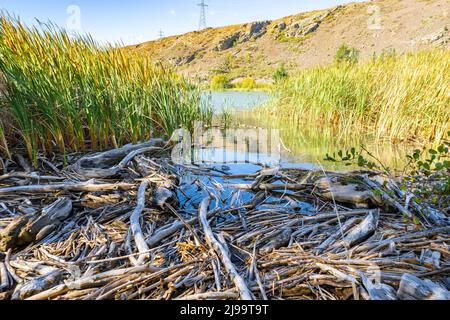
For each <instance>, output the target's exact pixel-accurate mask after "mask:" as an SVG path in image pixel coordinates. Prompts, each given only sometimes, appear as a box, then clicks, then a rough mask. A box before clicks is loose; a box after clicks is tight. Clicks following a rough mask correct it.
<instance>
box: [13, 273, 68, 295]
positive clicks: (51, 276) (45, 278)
mask: <svg viewBox="0 0 450 320" xmlns="http://www.w3.org/2000/svg"><path fill="white" fill-rule="evenodd" d="M62 275H63V271H62V270H58V269H57V270H53V271H50V272H49V273H48V274H45V275H42V276H40V277H37V278H34V279H32V280H30V281H28V282H25V283H22V284H19V285H18V286H17V287H16V289H15V290H14V293H13V295H12V298H11V299H12V300H25V299H26V298H28V297H31V296H33V295H36V294H38V293H41V292H43V291H45V290H47V289H50V288H52V287H53V286H55V285H57V284H58V283H59V282H60V281H61V278H62Z"/></svg>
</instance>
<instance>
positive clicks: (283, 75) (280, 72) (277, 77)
mask: <svg viewBox="0 0 450 320" xmlns="http://www.w3.org/2000/svg"><path fill="white" fill-rule="evenodd" d="M288 77H289V73H288V72H287V70H286V67H285V66H284V64H282V65H281V66H280V67H279V68H278V69H277V71H275V73H274V74H273V80H274V81H275V83H278V82H280V81H283V80H285V79H287V78H288Z"/></svg>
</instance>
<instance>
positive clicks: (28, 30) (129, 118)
mask: <svg viewBox="0 0 450 320" xmlns="http://www.w3.org/2000/svg"><path fill="white" fill-rule="evenodd" d="M0 73H2V74H3V78H4V82H5V84H6V86H5V88H6V89H5V99H6V102H5V103H4V104H3V105H2V107H3V108H6V109H8V111H9V112H10V113H11V115H12V118H13V119H12V121H13V125H14V128H15V133H16V134H19V135H20V137H21V139H20V140H19V141H8V142H9V145H10V146H20V145H21V144H23V145H24V146H25V147H26V149H27V151H28V153H29V155H30V157H33V158H35V157H36V155H37V153H38V152H39V151H44V152H52V151H58V152H62V153H66V152H69V151H90V150H100V149H104V148H108V147H111V146H120V145H123V144H125V143H128V142H130V141H132V142H138V141H142V140H146V139H149V138H151V137H152V136H155V135H164V136H170V135H171V133H172V132H173V130H175V129H177V128H179V127H180V126H185V127H188V128H192V127H193V123H194V122H195V121H209V120H210V119H211V111H210V109H209V108H208V107H207V106H205V105H202V103H201V92H200V90H199V89H198V88H196V87H195V86H193V85H192V84H191V83H190V82H189V81H188V80H186V79H185V78H183V77H180V76H178V75H177V74H175V73H174V72H173V71H172V70H171V69H170V68H166V67H164V66H162V65H159V64H154V63H153V62H152V61H150V60H149V59H148V58H146V57H145V56H143V55H139V54H133V53H130V52H126V51H124V50H121V49H119V48H118V47H117V46H113V45H106V46H105V45H104V46H101V45H99V44H98V43H96V42H95V41H94V40H93V39H92V38H91V37H90V36H77V37H72V36H70V35H69V34H68V33H67V32H65V31H64V30H62V29H59V28H58V27H56V26H54V25H52V24H42V23H41V24H39V26H35V27H27V26H25V25H24V24H22V23H21V22H20V21H19V20H17V19H15V18H13V17H11V16H9V15H7V14H3V15H0ZM0 139H1V140H0V144H2V147H3V149H6V150H7V140H8V139H7V138H5V135H4V132H3V130H2V127H1V126H0ZM2 141H3V143H2Z"/></svg>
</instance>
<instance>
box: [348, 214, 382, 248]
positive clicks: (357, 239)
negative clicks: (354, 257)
mask: <svg viewBox="0 0 450 320" xmlns="http://www.w3.org/2000/svg"><path fill="white" fill-rule="evenodd" d="M379 219H380V210H372V211H370V213H369V214H368V215H367V217H366V218H365V219H364V220H363V221H362V222H361V223H360V224H359V225H357V226H356V227H354V228H353V229H352V230H350V232H349V234H347V235H346V236H345V238H344V239H343V240H342V241H341V242H340V245H343V246H344V247H346V248H351V247H354V246H355V245H357V244H359V243H361V242H363V241H365V240H367V239H368V238H370V237H371V236H372V235H373V234H374V233H375V231H376V230H377V228H378V221H379Z"/></svg>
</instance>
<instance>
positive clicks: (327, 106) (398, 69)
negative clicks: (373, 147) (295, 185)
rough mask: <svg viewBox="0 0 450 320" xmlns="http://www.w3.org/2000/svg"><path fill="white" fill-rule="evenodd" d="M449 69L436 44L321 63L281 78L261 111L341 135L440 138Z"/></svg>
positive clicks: (447, 111) (446, 117)
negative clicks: (418, 49)
mask: <svg viewBox="0 0 450 320" xmlns="http://www.w3.org/2000/svg"><path fill="white" fill-rule="evenodd" d="M449 74H450V52H449V51H448V50H438V49H435V50H429V51H423V52H417V53H411V54H405V55H402V56H393V55H389V56H382V57H378V58H373V59H372V60H369V61H365V62H361V63H358V64H345V63H343V64H334V65H330V66H322V67H317V68H314V69H310V70H305V71H303V72H300V73H299V74H298V75H296V76H294V77H292V78H290V79H289V80H287V81H286V82H282V83H280V84H279V86H278V88H277V90H276V95H275V98H274V101H273V103H272V104H271V105H270V107H267V108H264V109H263V110H260V111H258V112H259V113H260V114H262V115H264V116H266V117H267V116H270V117H274V118H277V119H279V120H282V121H284V122H285V123H288V124H289V125H291V126H296V127H302V126H313V127H315V128H322V129H323V130H329V129H330V128H333V134H335V135H336V136H340V137H345V136H348V135H355V134H357V135H371V136H373V137H374V138H375V139H376V140H388V141H390V142H399V141H409V140H419V141H426V142H430V141H431V142H435V143H438V142H439V141H442V139H443V138H445V137H446V134H447V131H449V129H450V92H449V88H450V78H449V77H448V75H449Z"/></svg>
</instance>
